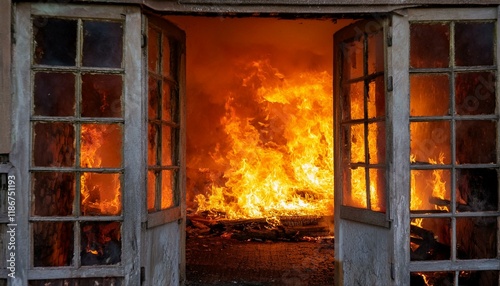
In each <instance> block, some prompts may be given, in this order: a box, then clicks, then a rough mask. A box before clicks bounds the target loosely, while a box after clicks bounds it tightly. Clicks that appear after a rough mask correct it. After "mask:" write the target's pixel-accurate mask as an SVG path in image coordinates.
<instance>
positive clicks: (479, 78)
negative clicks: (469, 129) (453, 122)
mask: <svg viewBox="0 0 500 286" xmlns="http://www.w3.org/2000/svg"><path fill="white" fill-rule="evenodd" d="M495 81H496V76H495V73H493V72H471V73H457V74H456V76H455V104H456V107H455V112H456V113H457V114H460V115H477V114H494V113H495V109H496V100H495V96H496V91H495Z"/></svg>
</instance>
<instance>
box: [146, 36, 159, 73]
mask: <svg viewBox="0 0 500 286" xmlns="http://www.w3.org/2000/svg"><path fill="white" fill-rule="evenodd" d="M160 35H161V34H160V32H158V31H157V30H155V29H153V28H151V27H149V28H148V68H149V70H150V71H152V72H155V73H158V70H159V67H160V65H159V61H160Z"/></svg>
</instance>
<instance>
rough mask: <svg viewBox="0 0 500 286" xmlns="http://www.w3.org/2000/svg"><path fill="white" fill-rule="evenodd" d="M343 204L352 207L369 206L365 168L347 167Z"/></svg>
mask: <svg viewBox="0 0 500 286" xmlns="http://www.w3.org/2000/svg"><path fill="white" fill-rule="evenodd" d="M343 177H344V184H343V186H344V190H343V201H342V204H343V205H346V206H351V207H358V208H364V209H366V207H367V201H368V199H367V197H366V175H365V168H355V169H351V168H349V169H348V168H345V171H344V176H343Z"/></svg>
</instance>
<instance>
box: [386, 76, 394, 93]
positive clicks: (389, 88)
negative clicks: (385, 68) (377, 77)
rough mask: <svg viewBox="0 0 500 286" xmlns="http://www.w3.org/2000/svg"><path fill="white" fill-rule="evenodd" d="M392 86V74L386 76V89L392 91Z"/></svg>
mask: <svg viewBox="0 0 500 286" xmlns="http://www.w3.org/2000/svg"><path fill="white" fill-rule="evenodd" d="M392 90H393V86H392V76H388V77H387V91H392Z"/></svg>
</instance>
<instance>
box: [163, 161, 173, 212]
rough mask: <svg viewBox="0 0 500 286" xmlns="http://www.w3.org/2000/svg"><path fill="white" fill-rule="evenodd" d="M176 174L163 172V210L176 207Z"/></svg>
mask: <svg viewBox="0 0 500 286" xmlns="http://www.w3.org/2000/svg"><path fill="white" fill-rule="evenodd" d="M174 182H175V180H174V172H173V171H170V170H163V171H162V172H161V185H162V186H161V208H162V209H166V208H169V207H171V206H174V205H175V200H174V187H175V186H174Z"/></svg>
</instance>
